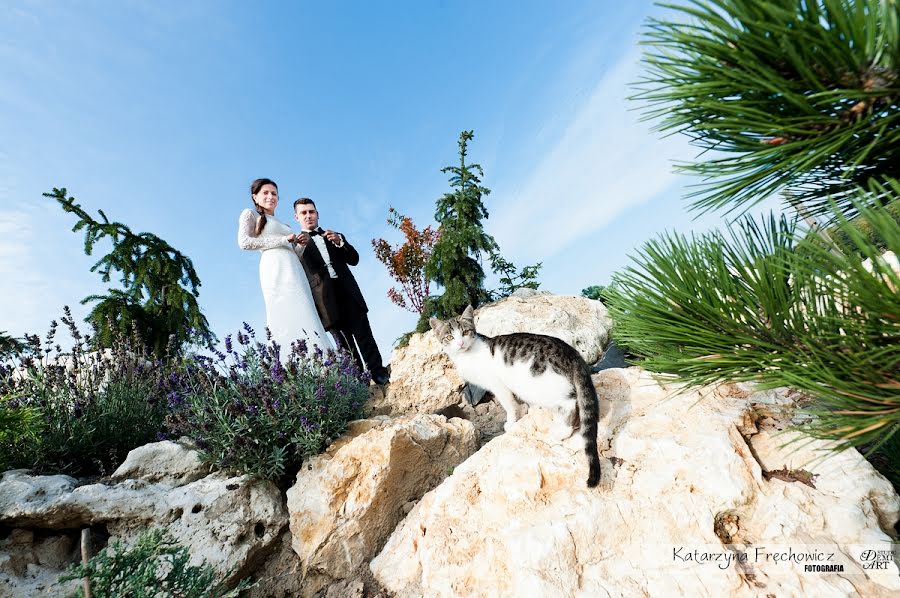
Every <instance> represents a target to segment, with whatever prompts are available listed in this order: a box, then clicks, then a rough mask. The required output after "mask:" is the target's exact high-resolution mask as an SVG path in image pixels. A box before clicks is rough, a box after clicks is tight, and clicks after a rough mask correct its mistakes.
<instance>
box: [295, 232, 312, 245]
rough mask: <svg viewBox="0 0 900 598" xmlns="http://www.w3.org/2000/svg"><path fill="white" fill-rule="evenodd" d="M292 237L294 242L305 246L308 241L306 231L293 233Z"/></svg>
mask: <svg viewBox="0 0 900 598" xmlns="http://www.w3.org/2000/svg"><path fill="white" fill-rule="evenodd" d="M293 237H294V243H297V244H299V245H301V246H305V245H307V244H308V243H309V235H307V234H306V233H298V234H296V235H293Z"/></svg>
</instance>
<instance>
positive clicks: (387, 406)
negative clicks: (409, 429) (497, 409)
mask: <svg viewBox="0 0 900 598" xmlns="http://www.w3.org/2000/svg"><path fill="white" fill-rule="evenodd" d="M463 386H465V382H464V381H463V379H462V378H460V377H459V374H457V373H456V368H455V367H454V366H453V362H451V361H450V358H449V357H447V354H446V353H444V351H443V350H442V349H441V344H440V342H438V339H437V338H436V337H435V335H434V332H432V331H430V330H429V331H428V332H426V333H424V334H414V335H412V337H410V339H409V344H407V345H406V346H405V347H401V348H399V349H394V352H393V353H392V354H391V382H390V384H389V385H388V386H387V387H386V389H385V393H384V395H383V396H375V397H373V399H372V401H371V402H370V407H371V408H372V410H373V412H374V413H376V414H379V415H405V414H411V413H437V412H438V411H441V410H443V409H446V408H447V407H450V406H452V405H456V404H457V403H459V402H460V401H462V400H464V399H463V395H462V389H463Z"/></svg>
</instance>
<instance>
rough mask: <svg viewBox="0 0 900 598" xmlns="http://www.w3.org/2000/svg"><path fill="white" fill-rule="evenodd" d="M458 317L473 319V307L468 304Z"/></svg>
mask: <svg viewBox="0 0 900 598" xmlns="http://www.w3.org/2000/svg"><path fill="white" fill-rule="evenodd" d="M460 318H462V319H464V320H474V319H475V309H474V308H473V307H472V306H471V305H469V306H467V307H466V309H464V310H463V312H462V316H460Z"/></svg>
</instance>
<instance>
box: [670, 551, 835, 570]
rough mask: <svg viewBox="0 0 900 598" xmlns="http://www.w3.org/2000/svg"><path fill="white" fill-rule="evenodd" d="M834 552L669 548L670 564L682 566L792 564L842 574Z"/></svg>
mask: <svg viewBox="0 0 900 598" xmlns="http://www.w3.org/2000/svg"><path fill="white" fill-rule="evenodd" d="M835 554H837V553H835V552H829V551H826V550H794V549H793V548H786V549H779V550H777V551H772V550H771V549H767V548H766V547H765V546H753V547H748V548H747V549H746V550H722V551H707V550H700V549H694V550H690V549H687V548H685V547H683V546H680V547H674V548H672V560H673V561H675V562H682V563H697V564H701V565H715V566H716V567H718V568H719V569H723V570H724V569H727V568H729V567H731V566H732V565H733V564H742V565H744V564H756V563H771V564H776V565H782V564H786V563H794V564H797V565H803V570H804V571H809V572H815V573H843V572H844V565H843V564H841V563H837V562H835V560H836V559H835Z"/></svg>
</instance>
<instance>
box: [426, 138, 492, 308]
mask: <svg viewBox="0 0 900 598" xmlns="http://www.w3.org/2000/svg"><path fill="white" fill-rule="evenodd" d="M473 137H474V133H473V132H472V131H463V132H462V133H460V135H459V165H458V166H447V167H445V168H442V169H441V172H443V173H450V175H451V176H450V186H451V187H453V191H452V192H450V193H445V194H444V195H443V196H442V197H441V198H440V199H438V201H437V206H436V211H435V214H434V218H435V220H437V222H438V225H439V226H440V229H439V230H440V238H439V239H438V241H437V243H435V245H434V249H433V251H432V253H431V259H430V260H429V261H428V265H427V266H426V268H425V274H426V276H428V278H429V280H433V281H435V282H436V283H438V284H439V285H440V286H442V287H443V288H444V293H443V294H442V295H440V296H432V297H431V301H430V302H429V304H430V306H431V308H432V310H433V312H434V313H435V315H437V316H438V317H440V318H447V317H450V316H455V315H459V314H460V313H462V311H463V310H464V309H465V308H466V306H467V305H472V306H473V307H478V305H480V304H481V303H483V302H485V301H489V300H490V293H488V291H487V290H485V288H484V269H483V268H482V267H481V254H482V253H483V252H484V253H490V252H492V251H496V250H497V243H496V241H494V238H493V237H492V236H491V235H489V234H487V233H486V232H485V231H484V225H483V224H482V220H485V219H487V217H488V211H487V208H485V207H484V203H483V201H482V198H483V197H485V196H486V195H488V194H489V193H490V192H491V190H490V189H488V188H487V187H485V186H483V185H482V184H481V177H483V176H484V171H483V170H482V168H481V166H480V165H479V164H466V155H467V153H468V150H467V146H468V143H469V141H471V140H472V138H473Z"/></svg>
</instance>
